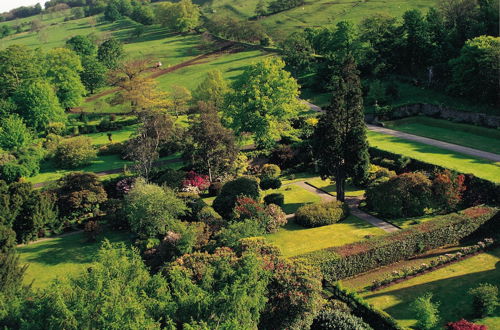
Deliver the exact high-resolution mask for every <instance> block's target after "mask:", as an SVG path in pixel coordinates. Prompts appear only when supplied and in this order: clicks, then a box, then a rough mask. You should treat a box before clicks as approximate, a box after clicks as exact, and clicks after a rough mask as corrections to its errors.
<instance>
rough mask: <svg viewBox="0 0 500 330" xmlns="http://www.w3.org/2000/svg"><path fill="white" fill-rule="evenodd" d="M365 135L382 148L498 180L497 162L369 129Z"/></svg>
mask: <svg viewBox="0 0 500 330" xmlns="http://www.w3.org/2000/svg"><path fill="white" fill-rule="evenodd" d="M367 135H368V140H369V142H370V145H371V146H374V147H378V148H380V149H382V150H387V151H390V152H394V153H398V154H401V155H404V156H408V157H412V158H415V159H418V160H421V161H424V162H427V163H431V164H436V165H440V166H443V167H446V168H449V169H452V170H456V171H459V172H462V173H472V174H474V175H476V176H478V177H480V178H484V179H487V180H490V181H493V182H500V164H498V163H494V162H490V161H487V160H484V159H481V158H476V157H472V156H467V155H463V154H459V153H456V152H452V151H449V150H444V149H441V148H437V147H433V146H430V145H426V144H421V143H418V142H412V141H408V140H404V139H401V138H397V137H395V136H390V135H385V134H380V133H375V132H371V131H368V132H367Z"/></svg>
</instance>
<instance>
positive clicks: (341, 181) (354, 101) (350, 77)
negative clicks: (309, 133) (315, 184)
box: [313, 56, 369, 201]
mask: <svg viewBox="0 0 500 330" xmlns="http://www.w3.org/2000/svg"><path fill="white" fill-rule="evenodd" d="M332 80H333V85H334V86H335V88H334V89H333V90H334V95H333V97H332V102H331V104H330V106H329V107H328V108H327V109H326V113H325V114H323V115H322V116H321V118H320V120H319V123H318V125H317V127H316V131H315V133H314V137H313V146H314V156H315V158H316V159H317V160H318V165H319V172H320V174H321V176H322V177H329V178H331V179H332V180H335V181H336V187H337V199H338V200H340V201H344V199H345V181H346V179H347V178H353V179H354V180H355V181H357V182H361V181H363V180H364V179H365V178H366V177H367V175H368V167H369V155H368V141H367V139H366V128H365V122H364V114H363V99H362V95H361V84H360V80H359V76H358V71H357V69H356V64H355V62H354V59H353V57H352V56H348V57H347V59H346V60H345V62H344V64H343V66H342V68H341V69H340V72H339V74H338V76H334V77H332Z"/></svg>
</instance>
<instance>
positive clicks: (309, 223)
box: [295, 201, 349, 227]
mask: <svg viewBox="0 0 500 330" xmlns="http://www.w3.org/2000/svg"><path fill="white" fill-rule="evenodd" d="M348 214H349V209H348V207H347V205H346V204H345V203H342V202H339V201H331V202H326V203H317V204H309V205H304V206H302V207H300V208H299V209H298V210H297V212H296V213H295V222H296V223H298V224H300V225H302V226H304V227H320V226H326V225H331V224H333V223H336V222H339V221H340V220H342V219H344V218H345V217H347V215H348Z"/></svg>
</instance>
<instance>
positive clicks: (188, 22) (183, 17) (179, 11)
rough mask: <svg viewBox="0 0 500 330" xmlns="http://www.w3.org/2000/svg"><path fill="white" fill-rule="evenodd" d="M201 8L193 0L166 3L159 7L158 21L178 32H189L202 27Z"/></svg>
mask: <svg viewBox="0 0 500 330" xmlns="http://www.w3.org/2000/svg"><path fill="white" fill-rule="evenodd" d="M200 16H201V13H200V8H199V7H198V5H195V4H193V3H192V2H191V0H181V1H179V2H177V3H172V2H165V3H162V4H161V5H160V6H159V7H158V11H157V14H156V17H157V20H158V21H159V22H160V23H161V25H162V26H164V27H167V28H169V29H170V30H172V31H177V32H189V31H192V30H194V29H195V28H197V27H198V26H199V25H200Z"/></svg>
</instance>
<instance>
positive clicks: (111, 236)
mask: <svg viewBox="0 0 500 330" xmlns="http://www.w3.org/2000/svg"><path fill="white" fill-rule="evenodd" d="M104 238H106V239H108V240H109V241H110V242H112V243H114V242H129V241H130V233H127V232H116V231H105V232H104V233H103V234H101V235H100V237H99V239H98V241H97V242H87V239H86V237H85V235H84V234H83V233H77V234H71V235H67V236H63V237H58V238H49V239H47V240H43V241H41V242H39V243H31V244H28V245H24V246H21V247H19V248H18V251H19V253H20V256H21V263H22V264H28V265H29V266H28V270H27V271H26V276H25V278H24V281H25V283H26V284H29V283H31V282H33V287H35V288H42V287H46V286H47V285H49V283H50V282H51V281H52V280H54V279H56V278H59V279H63V278H66V277H67V276H71V275H77V274H78V273H80V272H82V271H84V270H85V267H88V266H90V264H91V262H92V260H93V257H94V255H95V254H96V253H97V250H98V249H99V247H100V245H101V241H102V240H103V239H104Z"/></svg>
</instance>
